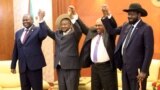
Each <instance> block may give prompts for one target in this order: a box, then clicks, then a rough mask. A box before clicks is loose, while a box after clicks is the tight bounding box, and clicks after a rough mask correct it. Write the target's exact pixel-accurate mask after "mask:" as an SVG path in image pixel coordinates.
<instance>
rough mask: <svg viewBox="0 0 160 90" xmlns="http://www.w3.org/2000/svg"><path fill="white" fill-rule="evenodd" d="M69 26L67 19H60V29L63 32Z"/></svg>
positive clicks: (69, 22)
mask: <svg viewBox="0 0 160 90" xmlns="http://www.w3.org/2000/svg"><path fill="white" fill-rule="evenodd" d="M70 28H71V21H70V20H69V19H62V21H61V30H62V31H63V32H66V31H68V30H69V29H70Z"/></svg>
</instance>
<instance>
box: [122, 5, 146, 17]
mask: <svg viewBox="0 0 160 90" xmlns="http://www.w3.org/2000/svg"><path fill="white" fill-rule="evenodd" d="M123 11H124V12H130V11H137V12H140V13H141V16H142V17H145V16H147V14H148V13H147V11H146V10H145V9H143V8H142V7H141V5H140V4H139V3H131V4H130V5H129V9H124V10H123Z"/></svg>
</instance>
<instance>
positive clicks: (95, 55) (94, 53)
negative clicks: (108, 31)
mask: <svg viewBox="0 0 160 90" xmlns="http://www.w3.org/2000/svg"><path fill="white" fill-rule="evenodd" d="M100 38H101V35H99V36H98V38H97V41H96V45H95V47H94V52H93V62H97V51H98V45H99V42H100Z"/></svg>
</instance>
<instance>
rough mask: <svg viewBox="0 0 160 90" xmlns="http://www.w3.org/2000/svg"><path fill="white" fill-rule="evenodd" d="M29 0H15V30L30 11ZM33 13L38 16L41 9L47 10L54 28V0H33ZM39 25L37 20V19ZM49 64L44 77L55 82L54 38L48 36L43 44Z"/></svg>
mask: <svg viewBox="0 0 160 90" xmlns="http://www.w3.org/2000/svg"><path fill="white" fill-rule="evenodd" d="M28 1H29V0H13V3H14V32H16V31H17V30H18V29H20V28H22V27H23V26H22V17H23V15H24V14H26V13H27V12H28V6H29V5H28ZM32 8H33V11H34V12H33V14H34V16H36V14H37V12H38V10H39V9H43V10H45V11H46V16H45V21H46V23H47V24H48V26H49V27H50V28H51V29H52V0H33V4H32ZM35 24H36V25H37V22H36V21H35ZM42 49H43V52H44V56H45V59H46V62H47V66H46V67H45V68H44V69H43V74H44V75H43V78H44V79H45V80H46V81H48V82H53V80H54V77H53V75H54V73H53V40H52V39H50V38H49V37H47V38H46V39H45V40H44V42H43V45H42Z"/></svg>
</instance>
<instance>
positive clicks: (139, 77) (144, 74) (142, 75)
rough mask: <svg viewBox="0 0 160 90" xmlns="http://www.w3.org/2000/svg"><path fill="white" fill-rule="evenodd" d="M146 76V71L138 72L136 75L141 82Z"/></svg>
mask: <svg viewBox="0 0 160 90" xmlns="http://www.w3.org/2000/svg"><path fill="white" fill-rule="evenodd" d="M145 78H146V73H144V72H140V73H139V74H138V76H137V80H138V82H142V81H143V80H144V79H145Z"/></svg>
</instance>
